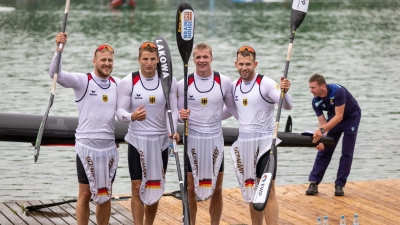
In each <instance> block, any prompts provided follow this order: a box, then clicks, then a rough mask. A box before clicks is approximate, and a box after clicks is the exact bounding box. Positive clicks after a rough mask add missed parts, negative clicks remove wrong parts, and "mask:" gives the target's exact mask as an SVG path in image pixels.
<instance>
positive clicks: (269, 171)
mask: <svg viewBox="0 0 400 225" xmlns="http://www.w3.org/2000/svg"><path fill="white" fill-rule="evenodd" d="M275 151H276V146H272V149H271V151H270V152H269V153H267V154H270V155H269V158H268V162H267V165H266V168H265V171H264V174H263V175H262V176H261V179H260V183H259V184H258V187H257V190H256V193H255V194H254V198H253V208H254V209H255V210H257V211H263V210H264V209H265V206H266V205H267V201H268V197H269V193H270V191H271V185H272V180H273V175H274V174H275V170H276V160H275V155H274V152H275Z"/></svg>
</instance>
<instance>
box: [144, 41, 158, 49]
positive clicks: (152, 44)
mask: <svg viewBox="0 0 400 225" xmlns="http://www.w3.org/2000/svg"><path fill="white" fill-rule="evenodd" d="M147 46H150V48H154V49H158V48H157V46H156V45H155V44H154V43H153V42H145V43H143V44H142V45H141V46H140V48H139V50H141V49H144V48H147Z"/></svg>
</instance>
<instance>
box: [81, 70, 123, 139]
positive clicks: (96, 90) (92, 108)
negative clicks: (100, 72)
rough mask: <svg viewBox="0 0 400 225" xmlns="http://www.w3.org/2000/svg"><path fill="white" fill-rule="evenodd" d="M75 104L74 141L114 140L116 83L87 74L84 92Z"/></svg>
mask: <svg viewBox="0 0 400 225" xmlns="http://www.w3.org/2000/svg"><path fill="white" fill-rule="evenodd" d="M99 82H107V83H108V84H107V85H104V84H100V83H99ZM100 85H101V86H100ZM76 104H77V106H78V113H79V125H78V128H77V129H76V134H75V137H76V139H83V138H85V139H86V138H89V139H114V133H115V111H116V108H117V83H116V82H115V80H114V79H113V78H112V77H110V78H109V80H108V81H104V80H102V79H100V78H98V77H97V76H96V75H94V74H93V73H89V74H87V88H86V92H85V94H84V95H83V96H82V97H81V99H78V100H76Z"/></svg>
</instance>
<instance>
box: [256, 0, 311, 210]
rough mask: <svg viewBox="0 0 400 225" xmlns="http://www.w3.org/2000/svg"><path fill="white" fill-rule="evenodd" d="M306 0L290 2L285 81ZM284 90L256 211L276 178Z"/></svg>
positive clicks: (261, 207) (259, 190)
mask: <svg viewBox="0 0 400 225" xmlns="http://www.w3.org/2000/svg"><path fill="white" fill-rule="evenodd" d="M308 4H309V1H308V0H294V1H292V11H291V16H290V17H291V18H290V20H291V21H290V28H291V33H290V40H289V47H288V51H287V56H286V64H285V71H284V75H283V78H284V79H286V78H287V76H288V71H289V64H290V58H291V55H292V48H293V40H294V35H295V33H296V29H297V28H298V27H299V26H300V25H301V23H302V22H303V20H304V17H305V16H306V13H307V10H308ZM285 93H286V90H283V89H281V95H280V99H279V104H278V111H277V115H276V122H275V128H274V135H273V139H272V143H271V150H270V156H269V158H268V162H267V164H266V165H265V167H264V171H263V175H262V177H261V178H260V184H259V185H258V187H257V191H256V193H255V195H254V199H253V208H254V209H255V210H257V211H263V210H264V209H265V206H266V205H267V201H268V198H269V194H270V190H271V186H272V185H273V182H274V181H273V179H274V178H275V176H276V170H277V161H278V153H277V147H276V139H277V136H278V128H279V120H280V116H281V111H282V105H283V101H284V98H285Z"/></svg>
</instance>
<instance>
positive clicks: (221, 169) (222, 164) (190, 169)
mask: <svg viewBox="0 0 400 225" xmlns="http://www.w3.org/2000/svg"><path fill="white" fill-rule="evenodd" d="M224 158H225V157H224V156H223V157H222V162H221V167H220V168H219V172H224ZM187 164H188V168H187V169H188V170H187V172H188V173H191V172H192V165H191V164H190V160H189V159H187Z"/></svg>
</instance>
